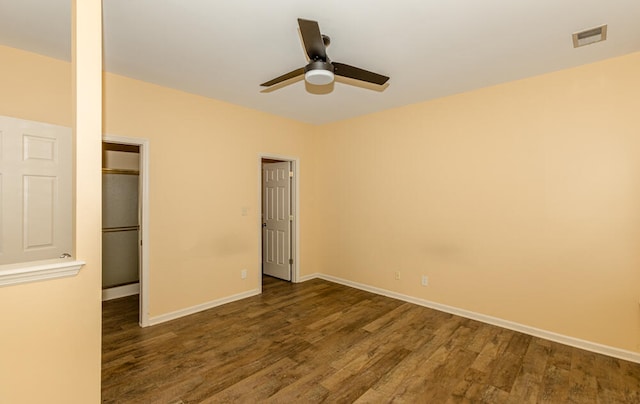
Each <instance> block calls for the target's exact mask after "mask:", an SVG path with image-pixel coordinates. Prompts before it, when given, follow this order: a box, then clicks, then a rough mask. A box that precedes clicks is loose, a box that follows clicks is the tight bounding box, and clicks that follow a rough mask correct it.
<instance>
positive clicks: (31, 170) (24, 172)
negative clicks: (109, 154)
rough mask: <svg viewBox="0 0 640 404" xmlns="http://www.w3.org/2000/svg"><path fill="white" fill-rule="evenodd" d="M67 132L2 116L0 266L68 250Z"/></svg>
mask: <svg viewBox="0 0 640 404" xmlns="http://www.w3.org/2000/svg"><path fill="white" fill-rule="evenodd" d="M71 138H72V132H71V128H66V127H63V126H57V125H51V124H46V123H40V122H34V121H27V120H23V119H17V118H10V117H5V116H0V226H1V228H2V230H1V231H2V233H1V237H0V264H9V263H17V262H30V261H39V260H44V259H51V258H58V257H59V256H60V255H62V254H63V253H69V254H71V253H72V252H73V251H72V247H73V245H72V227H71V226H72V192H71V184H72V156H71V140H72V139H71Z"/></svg>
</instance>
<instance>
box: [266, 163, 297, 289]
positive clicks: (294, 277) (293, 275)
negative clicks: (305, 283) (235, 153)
mask: <svg viewBox="0 0 640 404" xmlns="http://www.w3.org/2000/svg"><path fill="white" fill-rule="evenodd" d="M262 159H272V160H282V161H289V162H291V163H293V164H291V165H292V167H291V171H293V188H294V190H293V195H294V198H295V201H294V202H295V203H294V210H293V223H294V233H295V234H294V237H293V240H292V241H293V250H294V254H293V268H292V270H291V282H292V283H299V282H301V281H300V280H299V278H300V175H301V174H300V159H299V158H298V157H292V156H284V155H281V154H272V153H259V154H258V206H259V209H260V213H262ZM257 216H258V218H257V220H258V229H260V230H259V231H260V237H259V238H258V248H259V249H258V251H262V215H261V214H259V215H257ZM259 260H260V262H259V263H258V270H257V274H258V276H257V278H258V283H259V288H260V293H262V254H260V259H259Z"/></svg>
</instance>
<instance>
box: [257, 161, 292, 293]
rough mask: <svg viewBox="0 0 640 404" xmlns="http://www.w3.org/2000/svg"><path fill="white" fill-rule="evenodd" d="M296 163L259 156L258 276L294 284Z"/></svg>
mask: <svg viewBox="0 0 640 404" xmlns="http://www.w3.org/2000/svg"><path fill="white" fill-rule="evenodd" d="M298 170H299V162H298V159H296V158H291V157H284V156H277V155H266V154H262V155H261V156H260V179H261V181H260V184H261V189H260V196H261V197H260V206H261V215H260V224H261V226H262V237H261V251H262V257H261V258H262V259H261V265H260V267H261V269H262V274H261V275H262V276H263V277H264V276H270V277H274V278H278V279H282V280H285V281H289V282H297V281H298V274H299V270H298V267H299V256H300V248H299V237H298V235H299V216H298V213H299V202H298V199H299V198H298V195H299V194H298V189H299V175H298V174H299V173H298Z"/></svg>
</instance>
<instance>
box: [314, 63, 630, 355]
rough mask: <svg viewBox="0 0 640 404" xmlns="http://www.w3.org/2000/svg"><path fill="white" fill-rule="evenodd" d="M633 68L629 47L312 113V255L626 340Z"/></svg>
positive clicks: (416, 287) (352, 274)
mask: <svg viewBox="0 0 640 404" xmlns="http://www.w3.org/2000/svg"><path fill="white" fill-rule="evenodd" d="M638 72H640V54H638V53H636V54H632V55H629V56H626V57H621V58H617V59H611V60H608V61H604V62H601V63H596V64H592V65H588V66H583V67H579V68H576V69H571V70H566V71H561V72H557V73H553V74H548V75H545V76H540V77H535V78H531V79H527V80H522V81H517V82H512V83H508V84H504V85H500V86H495V87H491V88H486V89H481V90H478V91H473V92H470V93H465V94H461V95H456V96H452V97H448V98H444V99H439V100H435V101H432V102H425V103H421V104H417V105H412V106H408V107H404V108H399V109H394V110H389V111H385V112H381V113H378V114H374V115H369V116H365V117H361V118H357V119H352V120H348V121H344V122H340V123H336V124H332V125H327V126H326V127H323V130H322V132H321V133H319V134H318V136H317V137H316V138H315V142H316V149H317V155H316V159H317V161H318V162H321V167H318V168H317V169H316V174H317V176H316V180H315V183H314V185H315V186H316V190H315V192H316V195H317V200H316V204H317V206H318V210H317V212H318V217H317V223H318V224H319V226H318V227H317V230H318V231H319V232H320V234H319V235H318V237H319V240H321V244H320V245H319V248H320V250H321V251H325V252H326V253H325V254H322V255H320V256H319V258H320V261H319V263H318V267H319V268H320V269H321V270H322V271H323V272H325V273H327V274H331V275H335V276H338V277H342V278H345V279H349V280H352V281H356V282H361V283H365V284H369V285H373V286H377V287H382V288H386V289H390V290H393V291H396V292H401V293H405V294H408V295H411V296H415V297H419V298H423V299H427V300H431V301H435V302H439V303H443V304H447V305H451V306H455V307H458V308H463V309H467V310H471V311H474V312H478V313H483V314H486V315H491V316H495V317H499V318H502V319H506V320H511V321H514V322H518V323H522V324H525V325H528V326H533V327H538V328H541V329H544V330H548V331H553V332H556V333H560V334H565V335H568V336H572V337H577V338H582V339H586V340H589V341H594V342H598V343H602V344H607V345H611V346H614V347H618V348H623V349H628V350H635V351H638V350H639V349H638V348H639V346H638V344H639V343H640V340H639V335H640V324H639V321H640V316H639V307H638V300H639V297H640V248H639V246H640V119H639V116H640V115H639V114H638V107H639V106H640V104H639V102H638V100H639V95H640V74H638ZM320 224H321V225H320ZM394 271H400V272H401V280H399V281H396V280H394ZM422 274H426V275H428V276H429V282H430V284H429V286H428V287H422V286H420V277H421V275H422Z"/></svg>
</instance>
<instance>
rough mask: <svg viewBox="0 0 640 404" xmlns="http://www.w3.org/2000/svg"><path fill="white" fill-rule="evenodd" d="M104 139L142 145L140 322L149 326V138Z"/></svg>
mask: <svg viewBox="0 0 640 404" xmlns="http://www.w3.org/2000/svg"><path fill="white" fill-rule="evenodd" d="M102 141H103V142H106V143H119V144H126V145H133V146H139V147H140V163H139V164H140V202H139V203H140V210H141V215H140V235H141V238H140V239H141V241H142V246H141V248H140V261H141V265H140V280H139V282H140V308H139V311H138V312H139V318H138V323H139V324H140V327H147V326H149V325H151V324H150V323H149V140H148V139H143V138H134V137H124V136H116V135H109V134H105V135H103V136H102Z"/></svg>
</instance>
